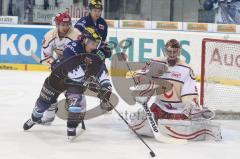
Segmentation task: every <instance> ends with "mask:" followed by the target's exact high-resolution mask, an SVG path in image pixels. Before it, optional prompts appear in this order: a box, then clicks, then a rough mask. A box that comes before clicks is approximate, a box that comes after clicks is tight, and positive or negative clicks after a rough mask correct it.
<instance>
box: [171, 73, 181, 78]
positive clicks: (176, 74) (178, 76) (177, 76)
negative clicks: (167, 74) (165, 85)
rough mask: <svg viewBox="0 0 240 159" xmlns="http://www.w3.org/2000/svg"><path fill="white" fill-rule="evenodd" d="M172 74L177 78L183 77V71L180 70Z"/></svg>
mask: <svg viewBox="0 0 240 159" xmlns="http://www.w3.org/2000/svg"><path fill="white" fill-rule="evenodd" d="M171 76H172V77H175V78H181V73H179V72H172V73H171Z"/></svg>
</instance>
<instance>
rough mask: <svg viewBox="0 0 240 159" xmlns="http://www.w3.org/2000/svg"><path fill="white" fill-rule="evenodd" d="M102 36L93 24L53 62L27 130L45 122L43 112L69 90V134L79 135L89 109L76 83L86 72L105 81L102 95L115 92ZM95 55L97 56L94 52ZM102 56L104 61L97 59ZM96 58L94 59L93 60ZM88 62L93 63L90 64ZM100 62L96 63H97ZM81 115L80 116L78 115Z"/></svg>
mask: <svg viewBox="0 0 240 159" xmlns="http://www.w3.org/2000/svg"><path fill="white" fill-rule="evenodd" d="M100 44H101V37H100V35H99V34H98V33H97V31H95V30H94V29H93V28H90V27H87V28H85V30H84V31H83V32H82V36H81V38H80V39H79V40H76V41H72V42H70V43H69V44H68V45H66V48H65V49H64V51H63V58H62V59H61V60H59V61H56V62H54V63H53V64H52V73H51V74H50V76H49V77H48V78H47V79H46V80H45V82H44V86H43V88H42V90H41V93H40V96H39V98H38V99H37V101H36V104H35V107H34V109H33V112H32V115H31V118H30V119H29V120H28V121H26V122H25V123H24V126H23V128H24V130H28V129H30V128H31V127H32V126H33V125H35V124H41V122H42V121H41V118H42V116H43V113H44V112H45V111H46V110H47V109H48V108H49V107H50V106H51V104H52V103H56V101H57V98H58V96H59V95H60V94H61V93H62V92H64V91H65V90H67V92H66V99H67V102H68V103H67V104H68V106H69V108H68V112H69V118H68V121H67V127H68V135H69V136H75V135H76V127H77V126H78V124H79V123H80V122H81V121H82V120H83V117H84V112H85V108H86V105H85V97H84V96H83V95H82V94H83V92H84V89H83V88H80V87H81V84H78V85H80V86H79V87H77V86H76V85H75V84H74V83H76V82H78V83H81V80H83V79H85V78H86V76H90V75H94V76H95V77H96V78H97V79H98V82H99V83H100V85H101V89H100V91H99V95H98V97H99V98H102V99H109V97H110V95H111V83H110V80H109V78H108V75H107V72H106V67H105V65H104V60H105V56H104V53H103V52H102V51H101V50H99V47H100ZM84 53H89V54H91V55H92V56H91V57H90V58H86V59H81V58H79V55H80V54H84ZM93 55H94V56H93ZM95 56H96V57H97V59H100V61H101V63H100V62H97V60H95V61H94V60H92V59H96V58H94V57H95ZM91 61H94V62H91ZM86 63H90V64H89V67H87V64H86ZM93 64H94V65H96V66H93ZM76 117H78V118H76Z"/></svg>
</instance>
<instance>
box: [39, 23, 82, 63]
mask: <svg viewBox="0 0 240 159" xmlns="http://www.w3.org/2000/svg"><path fill="white" fill-rule="evenodd" d="M80 35H81V33H80V31H79V30H77V29H76V28H73V27H71V28H70V29H69V31H68V32H67V34H66V35H65V37H63V38H60V37H59V36H58V29H57V28H55V29H52V30H50V31H48V32H47V33H46V34H45V36H44V39H43V42H42V50H41V53H42V58H41V59H42V60H43V59H46V58H48V57H53V58H55V59H57V58H59V57H61V56H62V53H63V50H64V48H65V46H66V45H67V44H68V43H69V42H71V41H73V40H77V39H78V37H79V36H80ZM54 53H55V54H54Z"/></svg>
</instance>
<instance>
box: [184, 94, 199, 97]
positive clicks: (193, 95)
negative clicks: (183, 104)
mask: <svg viewBox="0 0 240 159" xmlns="http://www.w3.org/2000/svg"><path fill="white" fill-rule="evenodd" d="M195 95H198V93H188V94H183V95H181V97H184V96H195Z"/></svg>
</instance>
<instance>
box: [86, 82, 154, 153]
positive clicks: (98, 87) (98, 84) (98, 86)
mask: <svg viewBox="0 0 240 159" xmlns="http://www.w3.org/2000/svg"><path fill="white" fill-rule="evenodd" d="M90 83H95V84H96V85H95V86H96V87H95V88H96V90H97V91H98V92H100V88H101V86H100V83H98V82H97V81H96V79H95V80H94V81H86V83H85V84H83V85H85V86H86V87H88V88H89V84H90ZM106 101H107V104H108V105H110V107H111V108H112V109H113V110H114V111H115V112H116V113H117V114H118V116H119V117H120V118H121V119H122V120H123V121H124V122H125V123H126V124H127V126H128V127H129V129H131V130H132V132H133V133H134V134H135V135H136V136H137V137H138V138H139V139H140V140H141V141H142V143H143V144H144V145H145V146H146V147H147V148H148V149H149V150H150V152H149V154H150V155H151V157H155V156H156V155H155V153H154V152H153V150H152V149H151V148H150V147H149V145H148V144H147V143H146V142H145V141H144V140H143V139H142V137H141V136H140V135H139V134H138V133H137V132H136V130H134V129H133V128H132V127H131V125H130V124H129V123H128V122H127V120H126V119H124V117H123V116H122V115H121V114H120V113H119V111H118V110H117V109H116V108H115V107H114V106H113V105H112V103H111V102H110V101H109V100H107V99H106Z"/></svg>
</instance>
